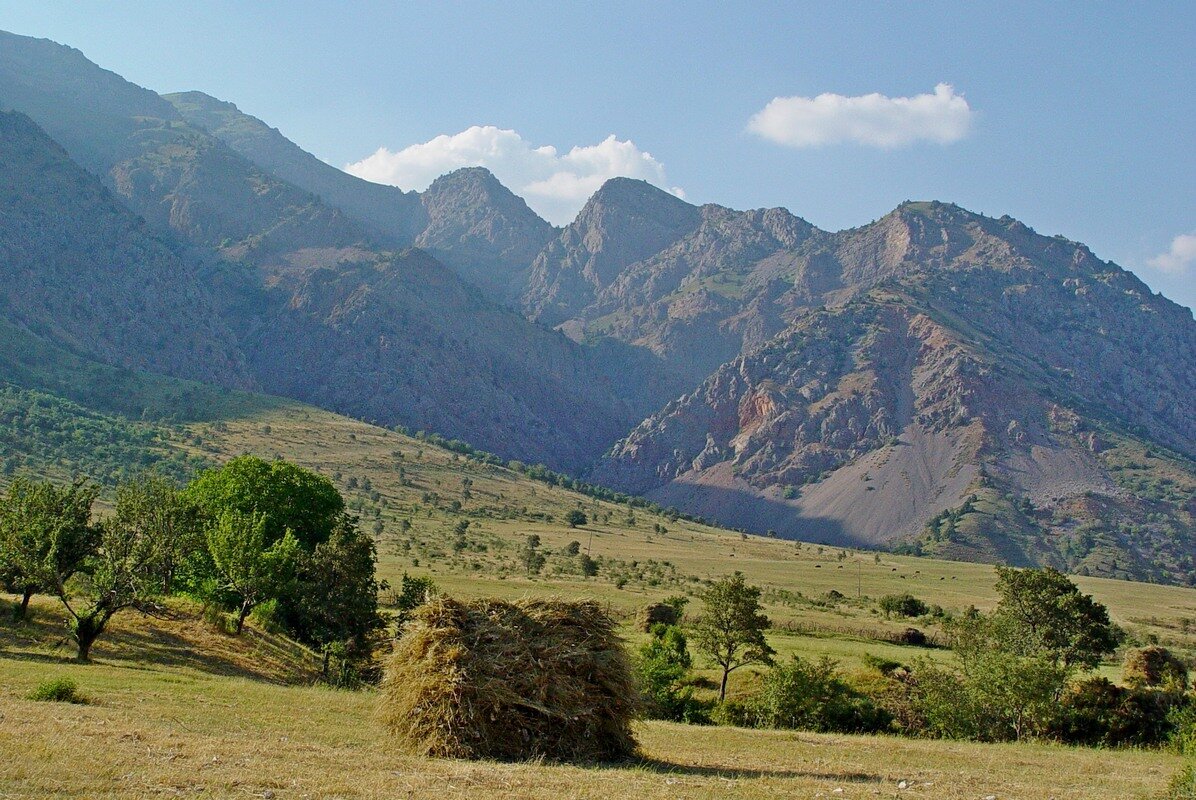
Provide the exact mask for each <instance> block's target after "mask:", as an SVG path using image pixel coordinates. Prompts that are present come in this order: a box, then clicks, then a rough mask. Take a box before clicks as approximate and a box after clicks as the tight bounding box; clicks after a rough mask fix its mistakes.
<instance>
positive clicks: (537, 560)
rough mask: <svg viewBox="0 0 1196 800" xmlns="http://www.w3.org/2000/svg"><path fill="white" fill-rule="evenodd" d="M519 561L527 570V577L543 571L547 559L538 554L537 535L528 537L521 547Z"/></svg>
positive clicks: (538, 540) (538, 541) (540, 553)
mask: <svg viewBox="0 0 1196 800" xmlns="http://www.w3.org/2000/svg"><path fill="white" fill-rule="evenodd" d="M519 561H520V563H522V564H523V567H524V569H526V570H527V574H528V575H539V574H540V570H542V569H544V564H545V563H547V561H548V557H547V556H545V555H544V554H543V553H542V552H540V537H539V536H538V535H537V534H534V533H533V534H530V535H528V537H527V539H526V540H524V543H523V547H522V548H521V549H520V550H519Z"/></svg>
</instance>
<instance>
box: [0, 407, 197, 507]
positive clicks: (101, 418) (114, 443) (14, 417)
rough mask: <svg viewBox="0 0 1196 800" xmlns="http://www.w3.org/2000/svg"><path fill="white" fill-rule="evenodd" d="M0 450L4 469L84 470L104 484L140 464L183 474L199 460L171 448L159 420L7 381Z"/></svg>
mask: <svg viewBox="0 0 1196 800" xmlns="http://www.w3.org/2000/svg"><path fill="white" fill-rule="evenodd" d="M0 452H2V453H3V454H4V457H3V459H2V460H0V470H2V471H3V472H5V473H7V474H11V473H13V472H16V471H29V472H35V473H39V474H65V475H71V474H86V475H90V476H91V477H92V479H93V480H95V481H96V482H98V483H100V484H102V485H104V486H112V485H115V484H116V483H118V482H119V481H121V480H123V479H125V478H127V477H129V476H130V475H133V474H135V473H137V472H140V471H143V470H146V469H153V470H154V471H155V472H158V473H160V474H163V475H169V476H172V477H175V478H183V477H187V476H189V475H191V474H192V473H193V472H194V471H195V470H196V469H197V468H198V467H200V466H201V465H202V464H203V463H204V462H203V460H202V459H199V458H196V457H194V456H189V455H187V454H186V453H185V452H184V451H182V450H179V449H174V448H173V447H172V446H171V444H170V441H169V431H168V430H167V429H165V428H164V427H163V426H161V425H157V424H153V423H150V422H144V421H141V420H129V419H125V418H123V417H120V416H118V415H116V414H105V413H101V412H98V411H94V410H92V409H89V408H85V407H84V406H81V405H78V404H76V403H73V402H71V401H70V400H65V399H63V398H61V397H57V396H54V395H51V394H46V393H44V392H39V391H36V390H32V389H19V388H15V387H12V386H5V387H0Z"/></svg>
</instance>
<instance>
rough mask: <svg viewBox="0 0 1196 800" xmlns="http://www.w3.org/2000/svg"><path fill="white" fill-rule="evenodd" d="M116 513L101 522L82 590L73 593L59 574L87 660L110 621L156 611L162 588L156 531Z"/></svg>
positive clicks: (81, 657) (80, 655)
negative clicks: (121, 615) (132, 611)
mask: <svg viewBox="0 0 1196 800" xmlns="http://www.w3.org/2000/svg"><path fill="white" fill-rule="evenodd" d="M122 517H123V515H122V514H121V508H120V506H119V505H118V506H117V513H116V514H115V515H114V516H113V517H112V518H110V519H107V520H105V521H104V522H103V523H102V524H101V525H100V526H99V537H98V542H97V547H96V553H95V555H94V556H92V557H90V558H89V559H87V561H86V562H85V564H84V567H83V570H82V573H81V575H80V576H79V578H78V579H77V583H78V584H79V588H80V589H81V591H80V592H78V593H76V594H69V593H68V591H67V588H66V585H65V579H64V578H63V577H62V576H61V575H59V576H58V577H57V582H56V587H55V591H56V593H57V595H58V597H59V599H60V600H61V601H62V604H63V605H64V606H66V610H67V613H68V614H69V615H70V617H69V619H68V620H67V622H68V625H69V626H70V630H71V636H72V637H73V638H74V640H75V643H76V644H77V645H78V648H79V650H78V658H79V660H80V661H87V660H88V658H89V657H90V654H91V646H92V644H93V643H94V642H95V640H96V639H97V638H99V636H100V634H102V633H103V632H104V629H105V628H106V627H107V625H108V621H109V620H111V619H112V617H114V616H115V615H116V614H118V613H119V612H121V611H124V610H126V609H130V608H131V609H136V610H138V611H141V612H143V613H148V612H152V611H153V609H154V608H155V601H156V600H157V599H158V597H159V596H160V595H161V593H162V574H163V572H162V549H161V547H160V543H159V542H158V541H157V540H155V539H154V538H153V532H152V531H147V530H145V529H143V528H139V527H136V526H132V525H128V524H126V523H125V522H124V521H123V519H122Z"/></svg>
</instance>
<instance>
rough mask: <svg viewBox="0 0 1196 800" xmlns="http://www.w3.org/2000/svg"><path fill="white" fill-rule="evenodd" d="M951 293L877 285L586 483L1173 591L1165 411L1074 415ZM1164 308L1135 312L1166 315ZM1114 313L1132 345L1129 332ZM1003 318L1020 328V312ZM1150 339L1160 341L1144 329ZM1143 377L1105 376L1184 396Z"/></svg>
mask: <svg viewBox="0 0 1196 800" xmlns="http://www.w3.org/2000/svg"><path fill="white" fill-rule="evenodd" d="M1121 274H1122V275H1124V273H1121ZM1018 277H1019V278H1022V279H1024V278H1025V277H1026V276H1024V275H1021V276H1018ZM958 278H959V276H949V275H948V276H945V275H942V274H934V273H931V274H929V275H919V276H914V277H909V278H906V279H902V280H896V279H893V280H891V281H888V282H885V283H883V284H882V285H881V286H879V287H878V288H876V289H874V290H872V291H871V292H867V293H862V294H859V295H857V296H856V297H855V298H854V299H852V300H850V301H849V302H847V303H845V304H843V305H841V306H838V307H832V308H829V309H819V310H813V311H809V312H806V313H804V314H802V315H801V316H800V317H799V318H798V320H797V321H796V323H795V324H794V325H793V326H791V327H790V328H789V329H787V330H786V331H785V332H783V333H782V334H781V335H779V336H777V337H776V338H774V339H773V340H771V341H770V342H768V343H767V344H766V345H764V346H763V347H760V348H758V349H756V350H753V351H752V352H750V353H749V354H747V355H745V356H742V357H740V358H738V359H736V360H734V361H732V362H730V363H728V364H727V365H725V366H723V367H722V368H720V369H719V370H718V371H717V372H715V374H714V375H712V376H711V377H710V378H709V379H708V380H707V381H705V382H704V383H703V385H702V386H701V387H700V388H699V389H698V390H697V391H695V392H693V393H691V394H688V395H686V396H685V397H683V398H680V399H679V400H677V401H674V402H673V403H670V404H669V405H668V406H666V407H665V408H664V409H662V410H661V411H660V412H658V413H657V414H656V415H653V416H652V417H650V418H649V419H648V420H645V421H644V422H643V423H641V424H640V425H639V426H638V427H637V428H636V429H635V430H634V431H633V432H632V433H631V434H630V435H629V436H628V437H626V438H625V439H624V440H623V441H622V442H620V443H619V444H618V445H616V447H615V448H614V449H613V451H612V452H611V454H610V455H609V456H608V457H607V459H606V460H605V461H604V463H603V464H602V465H600V466H599V467H598V469H597V470H596V471H595V472H594V474H593V478H594V479H596V480H598V481H600V482H604V483H607V484H609V485H612V486H615V487H617V488H620V489H623V490H626V491H634V492H640V493H645V494H646V495H647V496H649V497H651V498H652V499H654V500H656V501H658V502H661V503H664V504H671V505H676V506H678V507H679V508H684V509H686V510H688V511H690V512H691V513H699V514H704V515H708V516H710V517H711V518H713V519H717V520H719V521H721V522H723V523H726V524H731V525H736V526H743V527H747V528H750V529H753V530H757V531H762V530H764V529H775V530H777V531H779V532H780V533H782V534H784V535H787V536H795V537H798V538H803V539H807V540H815V541H828V542H832V543H839V544H842V543H850V544H864V545H868V546H894V545H905V546H910V547H915V548H917V549H919V550H923V549H924V550H926V551H927V552H935V553H939V554H942V555H946V556H949V557H953V558H967V559H981V560H991V561H1005V562H1011V563H1020V564H1032V563H1051V564H1056V565H1058V566H1061V567H1065V568H1068V569H1072V570H1077V571H1079V570H1085V571H1089V572H1092V573H1094V574H1105V575H1120V576H1132V577H1137V578H1151V579H1157V580H1175V579H1177V578H1179V577H1180V576H1181V575H1182V574H1183V573H1184V572H1185V570H1189V569H1190V568H1191V566H1192V559H1193V556H1196V526H1194V525H1193V522H1194V519H1193V517H1194V514H1196V460H1193V459H1192V458H1191V456H1190V454H1189V453H1190V450H1189V449H1188V448H1191V446H1192V444H1191V440H1190V438H1188V436H1190V433H1191V431H1192V428H1190V427H1189V428H1187V429H1184V428H1181V427H1178V426H1177V425H1175V424H1172V421H1173V419H1174V415H1173V413H1172V411H1173V410H1172V409H1169V410H1168V411H1167V412H1162V411H1161V409H1156V410H1155V413H1149V412H1150V409H1144V408H1142V407H1141V406H1140V405H1127V406H1126V408H1125V413H1124V414H1122V415H1119V414H1117V413H1111V411H1110V408H1111V407H1115V403H1114V401H1115V400H1116V397H1113V396H1108V393H1107V392H1105V393H1103V394H1101V397H1103V398H1104V401H1105V402H1100V403H1099V404H1098V403H1097V402H1094V400H1093V399H1092V398H1091V397H1086V396H1085V394H1086V393H1087V392H1088V391H1095V390H1097V389H1100V386H1099V385H1092V384H1089V383H1088V382H1087V381H1085V380H1084V377H1085V376H1084V375H1083V374H1082V373H1081V372H1080V371H1079V370H1072V371H1063V370H1062V369H1061V368H1059V367H1058V366H1056V365H1054V364H1052V363H1050V362H1048V361H1046V360H1045V359H1044V358H1042V357H1041V356H1036V357H1034V358H1027V357H1026V356H1025V355H1024V351H1023V350H1018V349H1017V348H1015V347H1013V346H1012V345H1011V343H1009V342H1007V341H1003V340H1002V339H1001V338H999V336H998V335H994V333H996V334H1000V332H1001V327H1002V323H1004V322H1008V319H1005V320H1002V319H1001V318H1000V317H999V316H997V315H994V316H993V318H992V319H991V320H988V319H984V318H983V317H982V315H981V314H978V313H977V310H978V308H979V307H980V304H979V303H977V302H974V301H973V300H972V297H973V295H972V294H970V293H965V291H964V290H965V288H966V284H965V285H961V284H962V281H960V280H958ZM993 278H994V276H993V274H992V273H990V272H982V273H980V274H979V275H976V276H973V279H974V280H976V281H978V282H981V283H987V282H988V281H991V280H993ZM1072 280H1075V278H1073V279H1072ZM1111 283H1112V284H1113V286H1112V287H1110V288H1109V294H1110V296H1111V297H1112V298H1113V299H1117V298H1119V297H1126V298H1127V300H1126V301H1125V303H1126V304H1129V305H1132V304H1134V303H1138V302H1141V301H1142V299H1143V298H1141V297H1133V296H1130V295H1125V294H1124V289H1123V288H1122V287H1121V286H1119V285H1118V284H1119V283H1120V280H1119V278H1118V276H1117V275H1113V277H1112V279H1111ZM1012 286H1013V287H1016V289H1017V290H1018V294H1019V296H1021V297H1023V298H1035V297H1036V296H1037V295H1038V292H1037V291H1035V290H1034V288H1033V287H1032V286H1031V287H1027V286H1026V284H1023V283H1021V282H1017V283H1013V284H1012ZM1089 289H1090V292H1091V293H1093V294H1095V293H1097V292H1096V291H1093V290H1092V288H1091V287H1089ZM991 292H992V287H991V286H986V287H985V291H984V292H983V294H984V295H988V294H991ZM956 294H958V295H959V296H958V298H957V297H956ZM945 297H947V298H951V301H952V302H951V303H950V304H948V303H947V302H944V301H943V299H942V298H945ZM1165 302H1166V301H1161V299H1160V298H1156V299H1155V302H1154V304H1153V305H1157V306H1159V308H1158V309H1157V310H1151V311H1145V312H1140V313H1141V314H1143V315H1145V314H1150V315H1151V317H1153V315H1154V314H1156V313H1159V314H1165V313H1167V310H1168V309H1167V308H1166V306H1164V305H1163V303H1165ZM1106 310H1110V311H1111V309H1106ZM1113 313H1114V314H1115V316H1117V317H1118V318H1124V319H1125V320H1126V323H1127V324H1126V328H1127V330H1128V331H1129V332H1131V334H1132V332H1133V331H1134V330H1135V324H1134V319H1133V317H1134V315H1133V314H1132V313H1130V312H1129V311H1128V310H1127V309H1125V308H1124V307H1123V308H1120V309H1117V310H1116V311H1115V312H1113ZM1010 314H1011V316H1010V318H1009V319H1013V318H1021V319H1027V320H1028V321H1030V322H1031V324H1033V318H1032V317H1029V316H1028V315H1027V314H1025V312H1024V310H1023V308H1021V307H1018V306H1014V307H1013V308H1012V309H1011V311H1010ZM1175 316H1176V317H1179V315H1178V314H1176V315H1175ZM982 320H983V321H982ZM1171 334H1172V337H1173V338H1172V340H1171V342H1169V343H1170V344H1171V345H1173V354H1175V355H1177V356H1180V357H1183V358H1187V359H1188V360H1187V363H1188V364H1191V363H1193V362H1194V359H1193V358H1192V356H1191V355H1189V353H1191V352H1193V351H1191V350H1189V349H1188V348H1191V346H1192V345H1193V343H1196V336H1193V332H1192V325H1191V322H1190V317H1189V322H1188V324H1186V325H1184V324H1182V321H1180V323H1179V326H1178V328H1177V329H1176V330H1174V331H1171ZM1075 338H1076V339H1077V340H1079V341H1084V342H1087V343H1091V342H1092V341H1093V337H1080V336H1076V337H1075ZM1148 341H1149V340H1148ZM1155 341H1156V342H1162V343H1168V342H1167V337H1166V336H1159V335H1158V332H1157V331H1156V335H1155ZM1101 344H1102V345H1103V346H1104V347H1105V348H1106V349H1107V350H1109V351H1110V353H1112V352H1113V348H1112V347H1110V346H1109V341H1108V339H1106V340H1105V342H1103V343H1101ZM1047 355H1058V356H1059V360H1060V361H1064V362H1066V361H1067V356H1068V355H1069V354H1068V350H1067V348H1065V347H1060V348H1059V352H1058V353H1055V354H1051V353H1049V352H1048V353H1047ZM1139 361H1140V362H1141V363H1139V364H1137V365H1135V367H1134V368H1130V367H1128V366H1126V365H1124V364H1123V365H1122V366H1123V370H1122V372H1121V373H1120V374H1119V375H1118V376H1117V377H1118V378H1119V380H1120V381H1122V382H1123V383H1130V385H1134V386H1136V387H1137V390H1136V392H1135V394H1138V393H1141V395H1142V396H1144V397H1151V396H1167V394H1168V392H1176V393H1178V392H1181V391H1182V389H1183V387H1184V386H1185V385H1188V382H1190V381H1191V380H1192V377H1193V376H1192V373H1191V371H1187V372H1186V374H1185V372H1184V371H1183V370H1180V371H1179V372H1177V373H1173V374H1165V375H1160V374H1156V372H1155V367H1156V366H1157V364H1155V363H1152V362H1151V361H1150V360H1148V359H1146V358H1140V359H1139ZM1115 363H1121V362H1120V361H1119V360H1116V359H1114V358H1113V357H1112V355H1110V357H1109V358H1108V359H1106V364H1115ZM1181 363H1182V362H1181ZM1131 382H1132V383H1131ZM1177 397H1178V395H1177ZM1178 405H1179V411H1180V413H1183V412H1184V402H1183V401H1179V402H1178ZM1148 426H1149V427H1148ZM1151 428H1153V429H1154V430H1155V431H1157V432H1158V434H1157V435H1156V436H1153V437H1152V436H1149V435H1146V433H1145V432H1146V431H1148V430H1150V429H1151ZM1185 433H1187V434H1188V436H1185ZM1160 439H1164V440H1171V441H1174V442H1175V443H1176V444H1177V445H1179V446H1180V447H1182V448H1183V449H1182V450H1181V449H1179V447H1176V448H1175V449H1167V448H1166V447H1161V446H1160V445H1159V444H1158V442H1159V441H1160ZM1148 453H1149V454H1150V458H1149V460H1147V454H1148Z"/></svg>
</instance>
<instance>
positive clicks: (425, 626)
mask: <svg viewBox="0 0 1196 800" xmlns="http://www.w3.org/2000/svg"><path fill="white" fill-rule="evenodd" d="M636 696H637V692H636V687H635V684H634V680H633V678H632V672H631V668H630V664H629V662H628V659H627V654H626V651H625V650H624V648H623V644H622V641H621V640H620V638H619V637H618V636H617V635H616V633H615V624H614V622H613V621H612V620H611V619H610V617H609V616H607V614H605V613H604V612H603V611H602V609H601V608H600V607H599V606H598V604H597V603H593V602H583V603H572V602H564V601H556V600H526V601H521V602H517V603H508V602H504V601H500V600H478V601H472V602H461V601H457V600H452V599H450V598H436V599H434V600H431V601H430V602H428V603H427V604H426V605H424V606H422V607H421V608H419V609H418V610H417V611H416V612H415V614H414V616H413V617H412V619H411V621H410V622H409V623H408V624H407V625H406V626H405V627H404V630H403V635H402V637H401V638H400V639H399V642H398V644H397V646H396V648H395V654H394V656H393V657H392V659H391V662H390V665H389V668H388V670H387V673H386V679H385V681H384V683H383V687H382V692H381V714H382V718H383V721H384V723H385V724H386V726H387V727H388V728H390V730H391V731H392V732H393V733H394V734H395V736H396V737H397V738H398V739H399V741H400V742H402V744H403V745H404V747H405V748H406V749H407V750H409V751H410V752H412V753H416V754H420V755H428V756H439V757H447V758H493V759H502V760H523V759H529V758H539V757H543V758H548V759H552V760H558V761H582V762H594V761H608V760H614V759H619V758H623V757H626V756H629V755H631V754H632V753H633V752H634V751H635V740H634V738H633V737H632V734H631V720H632V717H633V715H634V713H635V710H636V709H635V703H636Z"/></svg>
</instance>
